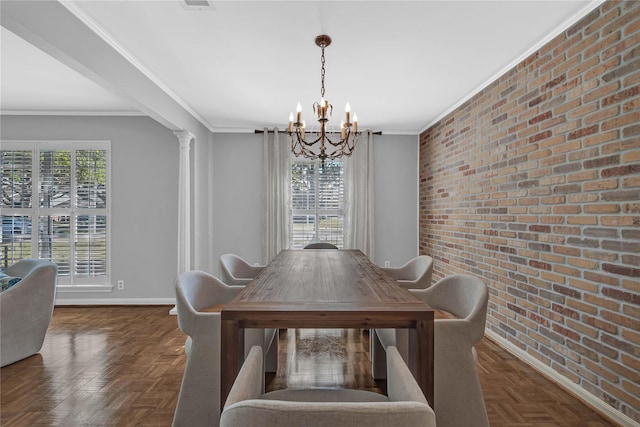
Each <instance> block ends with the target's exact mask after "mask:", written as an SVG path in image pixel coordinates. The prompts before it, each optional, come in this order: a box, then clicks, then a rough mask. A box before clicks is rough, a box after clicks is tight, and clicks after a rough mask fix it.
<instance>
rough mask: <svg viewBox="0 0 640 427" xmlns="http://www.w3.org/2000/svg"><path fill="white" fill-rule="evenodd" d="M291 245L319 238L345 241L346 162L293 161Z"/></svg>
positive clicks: (306, 242)
mask: <svg viewBox="0 0 640 427" xmlns="http://www.w3.org/2000/svg"><path fill="white" fill-rule="evenodd" d="M290 238H291V242H290V247H291V248H293V249H301V248H303V247H304V246H306V245H307V244H309V243H311V242H315V241H319V242H320V241H321V242H329V243H332V244H334V245H336V246H338V247H339V248H341V247H343V245H344V163H343V162H342V161H328V162H326V163H325V165H324V167H322V165H321V163H320V162H318V161H304V160H294V161H293V162H292V164H291V232H290Z"/></svg>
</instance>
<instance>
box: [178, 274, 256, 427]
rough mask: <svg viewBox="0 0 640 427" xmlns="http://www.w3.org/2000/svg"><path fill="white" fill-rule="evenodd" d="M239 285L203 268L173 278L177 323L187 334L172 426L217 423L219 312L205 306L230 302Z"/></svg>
mask: <svg viewBox="0 0 640 427" xmlns="http://www.w3.org/2000/svg"><path fill="white" fill-rule="evenodd" d="M242 289H243V287H242V286H227V285H226V284H224V283H222V282H221V281H220V280H218V279H217V278H215V277H213V276H212V275H210V274H208V273H205V272H203V271H188V272H186V273H182V274H181V275H180V276H179V277H178V279H177V280H176V308H177V311H178V326H180V330H182V332H184V333H185V334H187V335H188V336H189V339H188V340H187V343H188V347H189V348H188V349H187V348H185V351H186V350H188V351H187V355H188V357H187V365H186V367H185V372H184V376H183V378H182V384H181V386H180V394H179V395H178V403H177V405H176V410H175V413H174V418H173V426H176V427H177V426H195V425H217V424H218V422H219V419H220V330H221V315H220V312H208V311H206V308H208V307H211V306H216V305H218V304H225V303H227V302H229V301H230V300H231V299H232V298H233V297H234V296H235V295H236V294H237V293H238V292H240V291H241V290H242Z"/></svg>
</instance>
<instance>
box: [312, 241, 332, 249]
mask: <svg viewBox="0 0 640 427" xmlns="http://www.w3.org/2000/svg"><path fill="white" fill-rule="evenodd" d="M304 249H338V247H337V246H336V245H334V244H331V243H329V242H315V243H309V244H308V245H307V246H305V247H304Z"/></svg>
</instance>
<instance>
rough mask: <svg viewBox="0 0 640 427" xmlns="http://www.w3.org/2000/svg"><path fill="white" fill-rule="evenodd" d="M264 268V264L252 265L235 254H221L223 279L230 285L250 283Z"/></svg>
mask: <svg viewBox="0 0 640 427" xmlns="http://www.w3.org/2000/svg"><path fill="white" fill-rule="evenodd" d="M263 269H264V265H257V266H256V265H251V264H249V263H248V262H247V261H245V260H244V259H243V258H242V257H239V256H238V255H235V254H223V255H220V273H221V276H222V281H223V282H224V283H226V284H227V285H230V286H239V285H248V284H249V283H250V282H251V281H252V280H253V279H254V278H255V277H256V276H257V275H258V273H260V272H261V271H262V270H263Z"/></svg>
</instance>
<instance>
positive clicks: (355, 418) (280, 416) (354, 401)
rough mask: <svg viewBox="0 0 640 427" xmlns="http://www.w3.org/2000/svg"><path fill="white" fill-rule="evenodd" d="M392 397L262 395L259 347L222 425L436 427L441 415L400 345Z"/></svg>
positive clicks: (391, 364) (392, 353) (315, 392)
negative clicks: (423, 389)
mask: <svg viewBox="0 0 640 427" xmlns="http://www.w3.org/2000/svg"><path fill="white" fill-rule="evenodd" d="M388 351H389V357H388V358H387V365H388V369H389V378H390V381H389V385H388V394H389V397H388V398H386V397H385V396H382V395H379V394H377V393H372V392H367V391H362V390H335V389H333V390H323V389H312V390H279V391H276V392H270V393H266V394H260V393H259V390H260V388H259V386H258V385H259V376H260V374H261V373H262V366H261V365H260V363H261V361H262V354H261V352H260V348H258V347H253V348H252V349H251V351H250V353H249V356H248V357H247V359H246V361H245V363H244V364H243V366H242V368H241V370H240V372H239V374H238V377H237V378H236V381H235V382H234V385H233V387H232V389H231V392H230V393H229V397H228V398H227V402H226V403H225V407H224V410H223V412H222V416H221V420H220V425H221V426H222V427H230V426H240V425H241V426H247V427H250V426H261V427H281V426H287V425H296V426H298V425H299V426H320V425H322V426H328V425H330V426H334V427H351V426H354V425H366V426H368V427H378V426H380V427H382V426H384V427H387V426H394V427H414V426H425V427H433V426H435V425H436V424H435V421H436V420H435V414H434V412H433V410H432V409H431V407H430V406H429V405H428V403H427V401H426V399H425V398H424V395H423V393H422V391H421V389H420V386H418V383H417V382H416V380H415V378H414V377H413V376H412V375H411V373H410V372H409V369H408V368H407V366H406V364H405V363H404V361H403V360H402V357H400V354H399V353H398V351H397V349H396V348H395V347H389V349H388Z"/></svg>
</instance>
